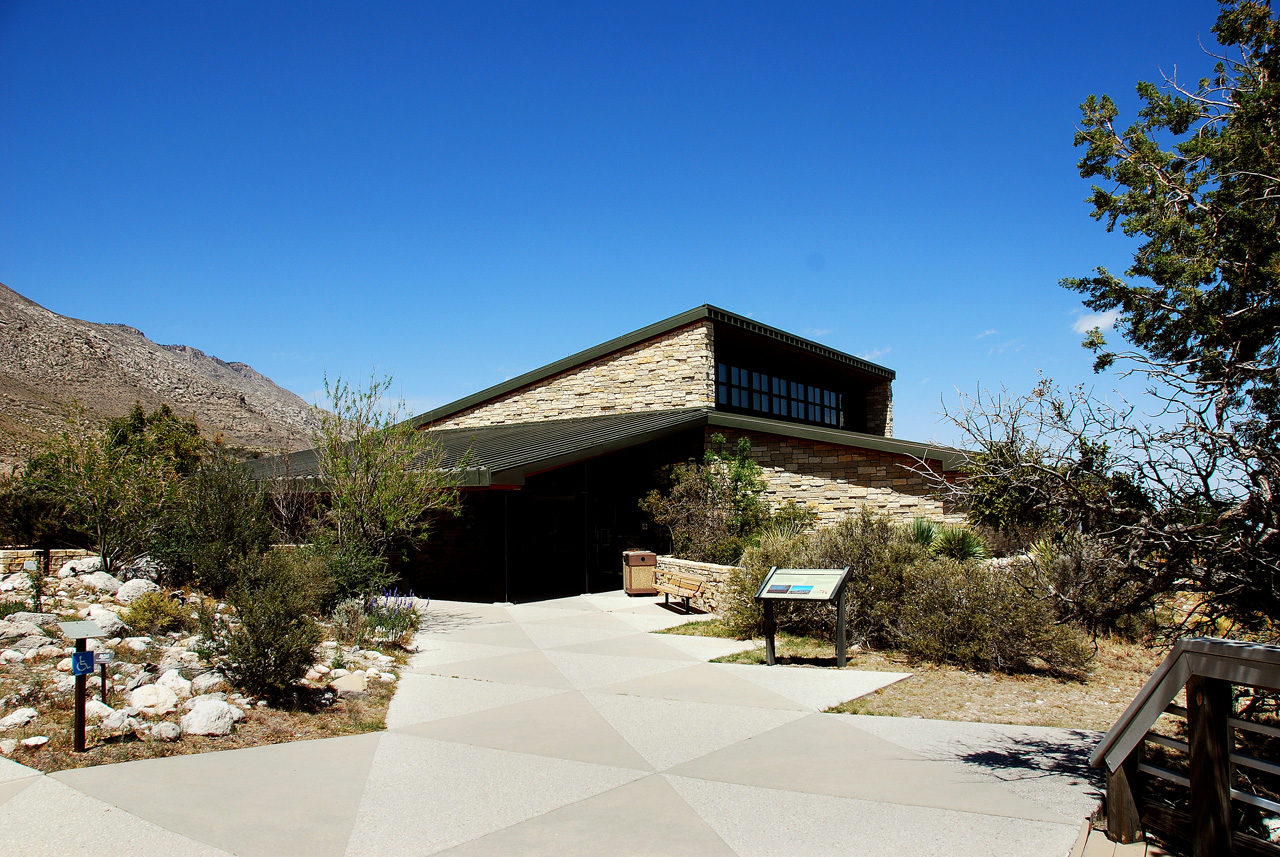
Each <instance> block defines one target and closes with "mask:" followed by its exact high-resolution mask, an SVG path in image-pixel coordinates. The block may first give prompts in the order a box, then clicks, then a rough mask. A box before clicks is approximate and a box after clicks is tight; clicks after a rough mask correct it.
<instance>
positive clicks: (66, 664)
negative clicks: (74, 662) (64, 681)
mask: <svg viewBox="0 0 1280 857" xmlns="http://www.w3.org/2000/svg"><path fill="white" fill-rule="evenodd" d="M58 672H60V673H69V672H71V658H63V659H62V660H60V661H58Z"/></svg>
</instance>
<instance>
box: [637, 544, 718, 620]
mask: <svg viewBox="0 0 1280 857" xmlns="http://www.w3.org/2000/svg"><path fill="white" fill-rule="evenodd" d="M733 570H734V566H732V565H716V564H715V563H710V562H694V561H693V560H688V559H676V558H675V557H673V556H659V557H658V568H657V573H656V574H655V575H654V576H655V578H656V579H657V581H658V582H659V583H661V582H662V581H663V579H664V578H665V577H666V575H668V574H670V573H672V572H680V573H683V574H697V575H701V576H702V577H705V578H707V583H706V585H705V586H703V587H702V592H700V593H699V594H698V595H697V597H695V598H691V599H689V601H690V603H691V604H692V605H693V607H694V608H695V609H697V610H702V611H704V612H706V613H715V612H717V611H719V609H720V592H721V590H722V589H723V587H724V582H725V581H726V580H728V578H729V574H730V572H732V571H733ZM672 603H675V604H679V605H680V606H681V607H683V606H684V599H683V598H679V599H673V602H672Z"/></svg>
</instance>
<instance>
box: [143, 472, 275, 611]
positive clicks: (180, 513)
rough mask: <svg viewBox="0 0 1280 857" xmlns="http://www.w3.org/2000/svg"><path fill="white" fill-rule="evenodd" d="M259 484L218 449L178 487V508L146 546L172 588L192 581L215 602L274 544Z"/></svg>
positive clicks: (264, 500)
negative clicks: (251, 560) (240, 568)
mask: <svg viewBox="0 0 1280 857" xmlns="http://www.w3.org/2000/svg"><path fill="white" fill-rule="evenodd" d="M272 533H273V530H272V525H271V518H270V516H269V515H268V512H267V503H266V493H265V489H264V487H263V486H262V484H261V483H260V482H259V481H258V480H256V479H254V477H253V474H252V473H251V472H250V471H249V469H248V467H246V466H245V465H244V464H242V463H240V462H237V461H233V460H231V459H229V458H228V457H227V456H226V455H225V454H223V453H222V451H221V450H220V449H217V450H215V455H214V456H213V457H212V458H210V459H209V460H207V461H204V462H202V463H201V464H200V465H199V467H198V468H196V470H195V472H194V473H193V474H192V475H191V476H189V477H187V478H186V479H184V480H183V481H182V486H181V502H180V503H178V504H177V505H176V506H175V507H174V508H173V510H172V511H171V512H170V513H169V515H168V516H167V517H166V519H165V522H164V525H163V526H162V527H161V528H160V530H159V532H158V534H157V535H156V536H155V537H154V539H153V541H152V543H151V544H150V545H149V546H148V548H149V551H150V555H151V556H152V557H153V558H155V559H156V560H158V561H159V562H160V563H161V565H162V566H163V567H164V568H165V579H166V581H167V582H168V583H169V584H170V585H172V586H182V585H185V584H187V583H188V582H191V581H194V582H195V583H197V584H198V585H199V586H200V588H201V589H203V590H204V591H205V592H207V593H209V594H211V595H214V596H216V597H219V598H220V597H222V595H223V594H224V593H226V591H227V590H228V589H230V588H231V587H232V586H234V585H235V584H236V580H235V573H236V569H237V568H238V566H239V565H240V564H242V563H243V562H244V561H245V560H246V559H247V558H249V557H253V556H258V555H260V554H262V553H263V552H264V551H266V550H267V548H268V546H269V545H270V544H271V538H272Z"/></svg>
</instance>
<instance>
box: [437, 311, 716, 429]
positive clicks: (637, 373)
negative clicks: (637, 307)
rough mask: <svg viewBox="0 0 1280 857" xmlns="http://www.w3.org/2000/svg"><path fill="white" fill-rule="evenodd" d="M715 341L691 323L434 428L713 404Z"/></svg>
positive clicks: (706, 327) (704, 327)
mask: <svg viewBox="0 0 1280 857" xmlns="http://www.w3.org/2000/svg"><path fill="white" fill-rule="evenodd" d="M712 341H713V328H712V326H711V322H709V321H703V322H698V323H696V324H691V325H688V326H686V327H682V328H679V329H678V330H673V331H671V332H670V333H667V334H664V335H663V336H660V337H658V338H656V339H650V340H648V341H646V342H641V343H637V344H636V345H632V346H630V347H629V348H624V349H622V350H621V351H616V352H614V353H613V354H610V355H607V356H605V357H602V358H600V359H599V360H595V361H593V362H591V363H587V364H584V365H582V366H578V367H577V368H574V369H570V370H568V371H566V372H562V373H561V374H559V375H554V376H552V377H550V378H546V379H544V380H542V381H538V382H536V383H534V384H530V385H529V386H528V387H524V388H522V389H519V390H516V391H515V392H512V393H508V394H507V395H505V396H502V397H500V398H498V399H494V400H491V401H488V402H485V403H484V404H480V405H476V406H475V407H473V408H470V409H468V410H465V411H463V412H462V413H460V414H455V415H454V416H452V417H449V418H447V419H443V420H440V421H439V422H437V423H435V424H433V426H432V428H437V429H452V428H472V427H475V426H491V425H500V424H502V423H521V422H532V421H534V420H555V419H569V418H571V417H596V416H600V415H602V414H621V413H633V412H636V411H659V410H670V409H675V408H706V407H712V406H713V405H714V404H715V394H716V391H715V358H714V357H713V352H712Z"/></svg>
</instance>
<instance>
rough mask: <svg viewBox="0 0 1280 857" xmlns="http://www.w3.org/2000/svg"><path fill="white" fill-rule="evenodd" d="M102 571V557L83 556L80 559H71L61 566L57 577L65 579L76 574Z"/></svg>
mask: <svg viewBox="0 0 1280 857" xmlns="http://www.w3.org/2000/svg"><path fill="white" fill-rule="evenodd" d="M101 569H102V557H100V556H84V557H81V558H80V559H73V560H70V561H68V562H64V563H63V564H62V568H60V569H58V577H62V578H67V577H74V576H75V575H77V574H93V573H94V572H95V571H100V570H101Z"/></svg>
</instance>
